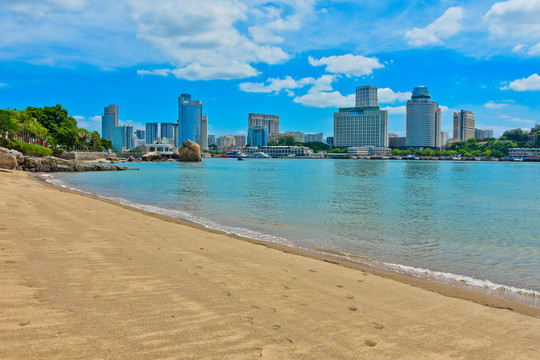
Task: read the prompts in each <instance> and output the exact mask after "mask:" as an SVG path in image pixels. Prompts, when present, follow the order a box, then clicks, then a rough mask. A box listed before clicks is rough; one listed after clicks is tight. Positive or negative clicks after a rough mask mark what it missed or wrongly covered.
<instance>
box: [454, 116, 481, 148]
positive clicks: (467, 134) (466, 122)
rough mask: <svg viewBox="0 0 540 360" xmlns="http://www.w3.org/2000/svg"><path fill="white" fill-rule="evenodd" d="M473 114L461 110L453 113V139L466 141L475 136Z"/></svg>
mask: <svg viewBox="0 0 540 360" xmlns="http://www.w3.org/2000/svg"><path fill="white" fill-rule="evenodd" d="M474 123H475V116H474V114H473V113H472V112H470V111H467V110H461V111H460V112H458V113H456V112H455V113H454V139H457V141H467V140H469V139H472V138H473V137H475V135H476V134H475V128H474Z"/></svg>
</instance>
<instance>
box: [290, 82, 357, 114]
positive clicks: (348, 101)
mask: <svg viewBox="0 0 540 360" xmlns="http://www.w3.org/2000/svg"><path fill="white" fill-rule="evenodd" d="M337 78H338V76H336V75H322V76H321V77H320V78H318V79H316V80H315V81H314V83H313V86H312V87H311V88H310V89H309V90H308V92H307V94H305V95H302V96H297V97H295V98H294V99H293V102H295V103H297V104H302V105H304V106H309V107H317V108H327V107H353V106H354V103H355V96H356V95H355V94H351V95H346V96H344V95H342V94H341V93H340V92H339V91H333V88H332V83H333V82H334V81H335V80H336V79H337Z"/></svg>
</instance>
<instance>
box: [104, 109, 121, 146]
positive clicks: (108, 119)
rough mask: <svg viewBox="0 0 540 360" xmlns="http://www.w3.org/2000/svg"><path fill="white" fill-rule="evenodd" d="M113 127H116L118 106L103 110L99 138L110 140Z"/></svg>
mask: <svg viewBox="0 0 540 360" xmlns="http://www.w3.org/2000/svg"><path fill="white" fill-rule="evenodd" d="M113 126H118V106H116V105H109V106H107V107H106V108H105V109H104V111H103V116H102V117H101V137H102V138H104V139H106V140H112V128H113Z"/></svg>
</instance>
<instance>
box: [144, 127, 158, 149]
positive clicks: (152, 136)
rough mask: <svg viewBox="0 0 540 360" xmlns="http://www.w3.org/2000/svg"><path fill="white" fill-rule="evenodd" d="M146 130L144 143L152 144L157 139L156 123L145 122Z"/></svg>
mask: <svg viewBox="0 0 540 360" xmlns="http://www.w3.org/2000/svg"><path fill="white" fill-rule="evenodd" d="M145 128H146V131H145V137H146V139H145V140H146V143H147V144H153V143H154V141H156V140H158V139H159V137H158V123H146V126H145Z"/></svg>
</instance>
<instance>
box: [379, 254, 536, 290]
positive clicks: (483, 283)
mask: <svg viewBox="0 0 540 360" xmlns="http://www.w3.org/2000/svg"><path fill="white" fill-rule="evenodd" d="M383 264H384V265H386V266H388V267H390V268H392V269H394V270H395V271H397V272H405V273H407V274H411V275H415V274H417V275H421V276H425V277H428V278H435V279H436V280H437V279H444V280H450V281H452V282H456V283H460V284H464V285H469V286H473V287H476V288H484V289H489V290H496V291H500V290H503V291H508V292H511V293H515V294H520V295H527V296H534V297H540V292H539V291H535V290H531V289H523V288H517V287H514V286H508V285H503V284H497V283H494V282H492V281H489V280H481V279H476V278H473V277H470V276H464V275H456V274H452V273H446V272H442V271H433V270H429V269H424V268H416V267H413V266H407V265H401V264H395V263H386V262H384V263H383Z"/></svg>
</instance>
